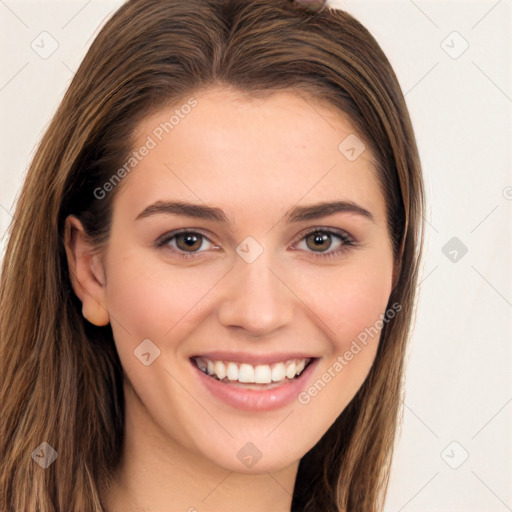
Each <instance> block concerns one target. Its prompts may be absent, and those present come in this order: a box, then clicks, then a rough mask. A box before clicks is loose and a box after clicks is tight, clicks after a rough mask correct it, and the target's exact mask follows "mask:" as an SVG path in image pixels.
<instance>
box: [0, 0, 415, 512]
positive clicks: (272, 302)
mask: <svg viewBox="0 0 512 512" xmlns="http://www.w3.org/2000/svg"><path fill="white" fill-rule="evenodd" d="M310 4H311V2H307V3H306V2H302V3H297V2H295V3H293V2H290V1H288V0H286V1H285V0H251V1H249V2H247V1H242V0H191V1H188V2H179V1H177V0H165V1H162V0H130V1H128V2H127V3H126V4H124V5H123V6H122V7H121V8H120V9H119V10H118V12H117V13H116V14H115V15H114V16H113V17H112V19H111V20H110V21H109V22H108V23H107V24H106V26H105V27H104V28H103V29H102V31H101V32H100V34H99V35H98V37H97V39H96V40H95V41H94V43H93V45H92V46H91V48H90V50H89V52H88V54H87V55H86V57H85V59H84V61H83V63H82V65H81V66H80V69H79V70H78V72H77V73H76V76H75V77H74V80H73V82H72V83H71V85H70V87H69V89H68V91H67V93H66V95H65V97H64V99H63V101H62V104H61V105H60V107H59V109H58V111H57V113H56V115H55V117H54V119H53V121H52V123H51V125H50V126H49V128H48V130H47V132H46V134H45V135H44V137H43V139H42V141H41V144H40V146H39V148H38V151H37V153H36V155H35V157H34V160H33V162H32V165H31V167H30V170H29V173H28V175H27V178H26V181H25V184H24V186H23V189H22V192H21V195H20V198H19V201H18V204H17V208H16V212H15V215H14V219H13V222H12V225H11V231H10V237H9V241H8V244H7V249H6V254H5V257H4V261H3V272H2V281H1V289H0V292H1V295H0V308H1V309H0V311H1V319H0V350H1V353H0V361H1V363H0V364H1V365H2V372H1V374H2V380H1V383H0V400H1V403H2V422H1V431H0V439H1V440H0V456H1V458H2V469H1V472H0V479H1V509H2V511H4V510H5V511H14V510H16V511H19V510H23V511H26V512H31V511H34V512H35V511H45V512H46V511H53V510H59V511H60V510H63V511H64V510H66V511H69V510H73V511H93V510H94V511H108V512H117V511H131V510H148V511H149V510H152V511H157V510H158V511H163V510H165V511H175V510H176V511H180V510H189V511H193V510H198V511H214V510H223V511H230V510H232V511H235V510H245V511H260V510H261V511H263V510H265V511H269V510H272V511H274V510H275V511H285V510H288V511H289V510H294V511H295V510H296V511H341V510H346V511H361V510H364V511H377V510H381V509H382V505H383V502H384V498H385V493H386V487H387V482H388V477H389V466H390V462H391V456H392V451H393V442H394V438H395V433H396V429H397V424H398V418H399V413H400V394H401V385H402V384H401V380H402V372H403V364H404V363H403V362H404V353H405V349H406V342H407V338H408V335H409V329H410V325H411V319H412V315H413V307H414V300H415V291H416V283H417V275H418V266H419V260H420V255H421V246H422V238H423V235H422V212H423V184H422V177H421V169H420V163H419V158H418V153H417V149H416V144H415V139H414V134H413V130H412V127H411V123H410V119H409V115H408V112H407V109H406V106H405V102H404V99H403V95H402V93H401V90H400V87H399V85H398V82H397V79H396V77H395V74H394V73H393V70H392V69H391V66H390V64H389V62H388V60H387V59H386V57H385V56H384V54H383V53H382V51H381V49H380V48H379V46H378V44H377V43H376V41H375V40H374V39H373V37H372V36H371V35H370V34H369V33H368V31H367V30H366V29H365V28H364V27H362V26H361V25H360V24H359V23H358V22H357V21H356V20H355V19H353V18H352V17H351V16H350V15H348V14H346V13H344V12H342V11H337V10H333V9H329V8H325V6H323V7H322V8H320V9H318V10H317V12H316V13H314V12H312V10H311V5H310Z"/></svg>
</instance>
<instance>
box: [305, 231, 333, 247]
mask: <svg viewBox="0 0 512 512" xmlns="http://www.w3.org/2000/svg"><path fill="white" fill-rule="evenodd" d="M310 240H312V241H313V244H312V245H310V244H309V241H310ZM306 243H307V245H308V248H309V249H312V250H314V251H315V250H317V249H329V247H330V246H331V243H332V241H331V238H330V235H329V234H328V233H324V232H322V231H316V232H315V233H311V234H310V235H309V236H308V237H307V238H306ZM322 244H323V245H324V246H323V247H322ZM325 244H327V245H325Z"/></svg>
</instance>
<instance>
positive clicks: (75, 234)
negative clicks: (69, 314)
mask: <svg viewBox="0 0 512 512" xmlns="http://www.w3.org/2000/svg"><path fill="white" fill-rule="evenodd" d="M64 245H65V248H66V255H67V260H68V268H69V276H70V279H71V284H72V286H73V290H74V291H75V294H76V296H77V297H78V298H79V299H80V300H81V301H82V314H83V316H84V317H85V318H86V319H87V320H89V322H91V323H92V324H94V325H97V326H102V325H107V324H108V323H109V315H108V311H107V304H106V296H105V269H104V266H103V262H102V261H101V257H100V255H99V254H98V253H97V252H95V251H94V248H93V246H92V245H91V243H90V241H89V238H88V236H87V234H86V233H85V230H84V228H83V226H82V223H81V222H80V221H79V220H78V218H77V217H75V216H74V215H70V216H68V217H67V218H66V222H65V226H64Z"/></svg>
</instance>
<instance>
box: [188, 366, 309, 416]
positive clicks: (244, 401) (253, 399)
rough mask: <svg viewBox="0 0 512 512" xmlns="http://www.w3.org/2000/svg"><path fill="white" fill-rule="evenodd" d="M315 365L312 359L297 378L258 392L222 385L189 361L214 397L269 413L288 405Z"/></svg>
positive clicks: (232, 404) (305, 382) (299, 391)
mask: <svg viewBox="0 0 512 512" xmlns="http://www.w3.org/2000/svg"><path fill="white" fill-rule="evenodd" d="M317 363H318V359H314V360H313V361H312V362H311V363H310V364H309V365H308V367H307V368H306V369H305V370H304V371H303V372H302V373H301V374H300V375H299V377H297V378H296V379H293V380H292V381H287V382H285V383H284V384H282V385H281V386H277V387H275V388H272V389H262V390H261V391H260V390H257V389H245V388H239V387H237V386H236V384H227V383H223V382H221V381H219V380H217V379H214V378H213V377H209V376H208V375H206V374H205V373H204V372H202V371H201V370H200V369H199V368H198V367H197V366H196V365H195V363H194V362H193V361H191V364H192V366H193V367H194V368H195V369H196V371H197V374H198V376H199V380H200V381H201V382H202V384H203V385H204V386H205V388H206V389H207V390H208V391H209V392H210V393H211V394H212V395H213V396H214V397H216V398H218V399H220V400H222V401H223V402H225V403H226V404H228V405H230V406H232V407H236V408H237V409H242V410H245V411H271V410H274V409H279V408H280V407H284V406H285V405H288V404H290V403H291V402H293V400H295V399H296V398H297V396H298V395H299V393H301V392H302V391H303V390H304V388H305V387H306V385H307V384H308V382H309V380H310V378H311V375H312V373H313V371H314V369H315V367H316V364H317Z"/></svg>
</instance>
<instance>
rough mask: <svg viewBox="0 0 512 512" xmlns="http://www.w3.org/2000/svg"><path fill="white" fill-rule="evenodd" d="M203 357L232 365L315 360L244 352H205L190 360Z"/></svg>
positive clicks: (304, 356)
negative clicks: (230, 362)
mask: <svg viewBox="0 0 512 512" xmlns="http://www.w3.org/2000/svg"><path fill="white" fill-rule="evenodd" d="M200 357H204V358H205V359H210V360H211V361H232V362H233V363H249V364H252V365H253V366H254V365H258V364H272V363H281V362H284V361H288V360H290V359H316V357H315V356H312V355H310V354H305V353H304V352H273V353H272V354H248V353H246V352H222V351H215V352H205V353H201V354H197V355H195V356H192V357H191V359H196V358H200Z"/></svg>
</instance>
